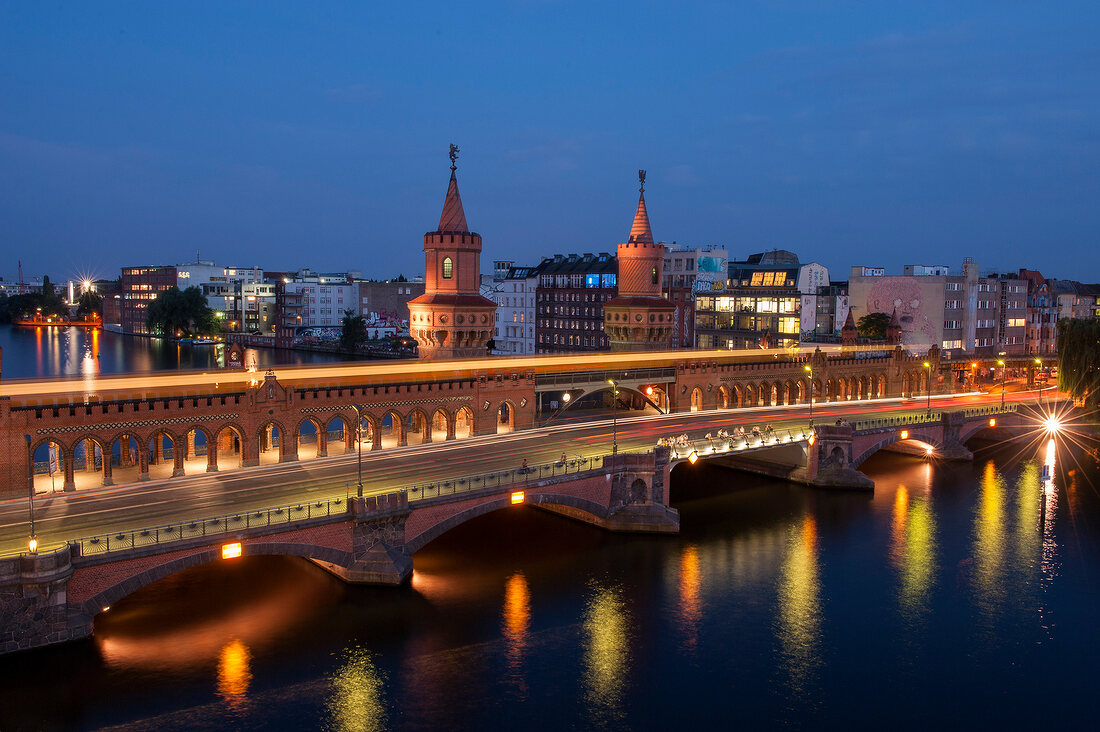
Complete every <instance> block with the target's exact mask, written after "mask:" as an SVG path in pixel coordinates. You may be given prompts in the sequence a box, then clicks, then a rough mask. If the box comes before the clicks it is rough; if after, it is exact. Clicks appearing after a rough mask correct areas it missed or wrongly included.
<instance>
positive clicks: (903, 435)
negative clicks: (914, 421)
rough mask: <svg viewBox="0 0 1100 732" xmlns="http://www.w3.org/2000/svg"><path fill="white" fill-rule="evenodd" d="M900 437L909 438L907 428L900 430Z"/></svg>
mask: <svg viewBox="0 0 1100 732" xmlns="http://www.w3.org/2000/svg"><path fill="white" fill-rule="evenodd" d="M901 439H903V440H908V439H909V430H902V431H901Z"/></svg>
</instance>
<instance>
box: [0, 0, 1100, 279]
mask: <svg viewBox="0 0 1100 732" xmlns="http://www.w3.org/2000/svg"><path fill="white" fill-rule="evenodd" d="M451 142H454V143H456V144H458V145H459V147H460V148H461V149H462V155H461V158H460V160H459V183H460V186H461V191H462V196H463V201H464V203H465V207H466V214H467V219H468V221H469V223H470V226H471V227H472V228H473V229H474V230H476V231H478V232H480V233H481V234H482V236H483V237H484V251H483V254H482V259H483V261H482V268H483V270H484V271H488V270H489V269H490V267H491V261H492V260H493V259H496V258H507V259H514V260H517V261H518V262H520V263H536V262H538V261H539V258H540V257H541V256H543V255H550V254H553V253H556V252H562V253H567V252H598V251H609V252H613V251H614V250H615V246H616V244H617V243H618V242H620V241H622V240H623V239H624V238H625V237H626V235H627V233H628V232H629V229H630V222H631V218H632V216H633V211H634V207H635V204H636V196H637V180H636V170H637V169H638V168H646V169H647V170H648V171H649V175H648V180H647V202H648V204H649V212H650V218H651V220H652V222H653V229H654V235H655V236H656V237H657V238H658V239H663V240H665V241H668V242H671V241H673V240H675V241H677V242H678V243H680V244H690V245H707V244H720V245H723V246H725V247H727V248H728V249H729V250H730V253H731V255H733V256H734V257H737V258H742V257H744V256H746V255H748V254H750V253H752V252H756V251H762V250H766V249H772V248H785V249H790V250H792V251H794V252H796V253H798V254H799V255H800V256H801V258H802V259H803V260H804V261H811V260H816V261H820V262H822V263H823V264H826V265H827V266H829V267H830V269H831V270H832V275H833V277H834V278H836V279H846V278H847V274H848V267H849V266H850V265H852V264H868V265H877V266H885V267H887V268H888V269H889V270H899V271H900V268H901V266H902V265H903V264H905V263H937V264H940V263H942V264H948V265H951V266H952V267H953V268H957V267H959V266H960V263H961V261H962V258H963V257H964V256H971V257H974V258H975V259H976V260H977V261H978V262H979V263H980V265H981V268H982V269H983V271H984V270H987V269H1006V270H1014V269H1017V268H1019V267H1028V268H1035V269H1040V270H1041V271H1042V272H1043V273H1044V274H1047V275H1048V276H1056V277H1068V278H1078V279H1083V280H1086V281H1097V280H1100V256H1098V255H1097V244H1098V239H1100V236H1098V234H1100V175H1098V172H1100V5H1098V4H1097V3H1096V1H1095V0H1089V1H1086V2H1078V1H1076V0H1058V2H1034V1H1033V2H1016V1H1014V0H999V1H997V2H969V1H960V0H951V1H950V2H940V1H939V0H930V1H922V2H891V1H890V0H867V1H864V2H857V1H854V0H853V1H850V2H843V1H838V2H799V1H797V0H770V1H759V2H750V1H748V0H745V1H743V2H721V3H719V2H713V3H707V2H698V3H692V2H667V1H666V2H648V1H644V0H642V1H636V2H622V3H608V2H594V1H590V2H566V1H561V2H554V1H551V0H544V1H540V0H527V1H515V2H479V3H458V2H447V3H434V2H433V3H428V2H424V3H417V2H402V3H380V2H366V1H359V2H312V3H305V2H300V3H289V2H262V3H255V2H228V1H225V0H222V1H220V2H186V3H184V2H180V3H175V2H166V1H157V2H145V1H142V0H138V1H135V2H129V3H115V2H95V1H80V2H50V1H48V0H31V1H28V2H14V1H11V0H4V1H2V2H0V247H2V251H3V257H2V258H0V275H2V276H4V277H5V278H7V277H14V276H15V268H16V263H15V260H16V259H17V258H18V259H22V260H23V265H24V271H25V272H26V273H28V274H41V273H43V272H45V273H47V274H50V275H51V276H53V277H54V278H55V279H62V278H68V277H70V276H72V275H73V274H74V273H76V272H83V271H87V270H93V271H95V272H96V273H97V274H99V275H101V276H111V277H114V276H117V274H118V268H119V267H120V266H122V265H130V264H148V263H154V264H162V263H163V264H174V263H177V262H184V261H191V260H192V259H193V258H194V256H195V252H196V250H198V251H200V252H201V254H202V257H203V258H204V259H208V258H213V259H215V260H216V261H217V262H218V263H219V264H235V265H239V266H251V265H259V266H262V267H265V268H268V269H291V268H298V267H312V268H313V269H315V270H345V269H359V270H361V271H362V272H363V274H364V275H366V276H375V277H380V278H384V277H389V276H393V275H395V274H397V273H398V272H401V273H404V274H406V275H413V274H418V273H420V272H422V270H423V267H424V259H423V253H422V241H421V236H422V235H423V233H424V232H425V231H428V230H431V229H434V228H435V226H436V223H437V221H438V217H439V212H440V208H441V206H442V202H443V194H444V192H445V190H446V183H447V175H448V172H449V171H448V170H447V167H448V165H449V163H448V160H447V144H448V143H451Z"/></svg>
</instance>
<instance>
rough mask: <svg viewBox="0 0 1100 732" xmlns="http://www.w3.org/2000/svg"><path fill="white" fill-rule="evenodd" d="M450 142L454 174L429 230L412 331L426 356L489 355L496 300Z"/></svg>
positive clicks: (411, 315) (413, 302)
mask: <svg viewBox="0 0 1100 732" xmlns="http://www.w3.org/2000/svg"><path fill="white" fill-rule="evenodd" d="M457 155H458V148H457V147H455V146H454V145H451V179H450V181H449V183H448V185H447V195H446V198H445V199H444V201H443V211H442V213H441V214H440V216H439V225H438V227H437V228H436V230H435V231H429V232H428V233H426V234H425V235H424V294H423V295H420V296H419V297H417V298H414V299H412V300H410V301H409V331H410V334H411V335H412V337H413V338H415V339H416V342H417V344H418V345H419V353H420V357H421V358H426V359H449V358H471V357H475V356H481V355H485V354H486V353H487V348H488V344H489V340H490V339H491V338H492V337H493V323H494V316H495V311H496V303H494V302H493V301H492V300H490V299H488V298H486V297H484V296H483V295H482V294H481V269H480V265H481V235H480V234H478V233H476V232H472V231H470V227H469V225H468V224H467V223H466V212H465V210H464V209H463V207H462V198H461V197H460V196H459V193H458V180H457V178H456V177H455V170H456V166H455V158H456V157H457Z"/></svg>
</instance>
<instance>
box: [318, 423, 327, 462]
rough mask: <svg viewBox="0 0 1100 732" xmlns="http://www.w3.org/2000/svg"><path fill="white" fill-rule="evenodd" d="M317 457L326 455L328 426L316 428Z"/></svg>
mask: <svg viewBox="0 0 1100 732" xmlns="http://www.w3.org/2000/svg"><path fill="white" fill-rule="evenodd" d="M317 457H328V427H321V428H320V429H318V430H317Z"/></svg>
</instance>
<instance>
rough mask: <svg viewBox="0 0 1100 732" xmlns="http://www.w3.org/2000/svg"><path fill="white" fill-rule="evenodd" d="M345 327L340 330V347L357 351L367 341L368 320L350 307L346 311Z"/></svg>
mask: <svg viewBox="0 0 1100 732" xmlns="http://www.w3.org/2000/svg"><path fill="white" fill-rule="evenodd" d="M343 325H344V328H343V330H342V331H341V332H340V347H341V348H343V349H344V350H345V351H357V350H359V347H360V346H362V345H363V344H364V343H366V342H367V321H366V319H364V318H363V316H362V315H356V314H355V311H354V310H351V309H350V308H349V309H347V310H345V311H344V320H343Z"/></svg>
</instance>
